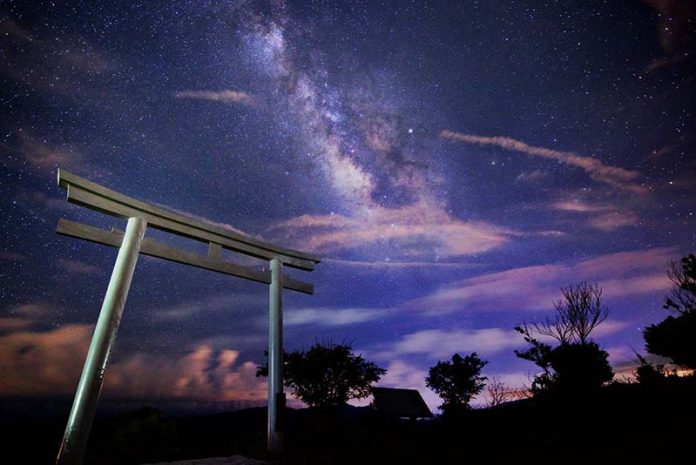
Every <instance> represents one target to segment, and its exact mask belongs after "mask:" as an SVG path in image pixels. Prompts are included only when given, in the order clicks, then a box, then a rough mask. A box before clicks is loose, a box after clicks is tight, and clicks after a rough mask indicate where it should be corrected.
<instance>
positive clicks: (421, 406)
mask: <svg viewBox="0 0 696 465" xmlns="http://www.w3.org/2000/svg"><path fill="white" fill-rule="evenodd" d="M372 395H373V397H374V401H373V402H372V406H373V407H374V409H375V410H377V411H378V412H380V413H383V414H385V415H390V416H396V417H408V418H430V417H432V416H433V414H432V413H431V412H430V409H429V408H428V406H427V405H426V404H425V401H424V400H423V397H421V395H420V392H418V390H416V389H394V388H372Z"/></svg>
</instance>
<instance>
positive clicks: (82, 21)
mask: <svg viewBox="0 0 696 465" xmlns="http://www.w3.org/2000/svg"><path fill="white" fill-rule="evenodd" d="M614 3H617V2H581V3H579V4H578V5H567V4H564V5H557V4H555V3H551V4H544V5H543V6H542V3H539V2H520V1H509V2H502V1H500V2H497V1H492V2H464V3H462V4H461V5H457V4H456V3H451V4H449V5H448V4H447V2H435V3H433V4H430V3H428V2H409V3H406V2H386V3H384V2H379V3H378V2H323V3H314V2H290V3H288V4H284V3H282V2H271V3H266V2H253V1H249V2H166V3H163V4H161V5H155V4H152V3H151V2H146V3H142V4H137V3H133V4H130V5H129V6H127V7H123V6H122V5H121V6H115V5H109V4H103V5H87V6H85V5H78V4H77V3H75V4H71V3H70V2H66V3H65V4H60V5H54V4H51V3H46V4H43V3H42V2H31V3H29V2H25V3H12V2H10V3H7V4H4V5H3V6H2V7H0V42H1V43H2V47H1V49H0V51H1V53H2V63H1V66H0V79H2V86H1V88H0V102H2V105H3V108H4V111H3V112H2V116H0V124H1V125H2V132H1V133H0V134H1V136H0V137H1V140H0V152H1V153H2V158H1V160H2V165H1V166H2V173H1V175H0V176H1V177H0V179H1V181H0V182H1V184H0V189H1V192H2V198H1V200H0V205H1V208H2V210H1V211H2V217H1V220H0V228H2V230H1V236H0V237H2V246H1V248H0V264H1V268H0V269H1V273H2V274H1V277H2V282H1V284H0V372H2V376H0V395H57V394H70V393H72V392H73V391H74V389H75V385H76V382H77V377H78V376H79V372H80V369H81V363H82V360H83V357H84V353H85V350H86V346H87V344H88V341H89V337H90V335H91V331H92V327H93V324H94V323H95V321H96V316H97V312H98V309H99V307H100V303H101V298H102V296H103V292H104V290H105V288H106V283H107V282H108V277H109V273H110V270H111V267H112V265H113V260H114V257H115V251H114V250H111V249H107V248H104V247H102V246H98V245H95V244H89V243H81V242H79V241H77V240H75V239H69V238H65V237H59V236H57V235H56V234H55V232H54V230H55V225H56V223H57V221H58V219H59V218H60V217H67V218H69V219H75V220H78V221H83V222H86V223H89V224H93V225H96V226H100V227H114V226H115V227H119V228H123V221H121V220H118V219H114V218H108V217H105V216H104V215H100V214H97V213H94V212H89V211H86V210H85V209H83V208H79V207H75V206H71V205H69V204H67V202H66V201H65V200H64V198H63V193H62V192H61V191H60V190H59V189H58V187H57V186H56V185H55V173H56V169H57V168H58V167H61V168H65V169H68V170H71V171H74V172H76V173H78V174H80V175H83V176H85V177H87V178H89V179H92V180H94V181H97V182H99V183H102V184H104V185H107V186H109V187H111V188H113V189H116V190H118V191H121V192H123V193H125V194H127V195H131V196H133V197H136V198H140V199H143V200H146V201H149V202H153V203H156V204H159V205H164V206H166V207H169V208H171V209H175V210H177V211H182V212H186V213H189V214H192V215H196V216H198V217H204V218H208V219H210V220H211V221H214V222H216V223H219V224H223V225H228V226H229V227H232V228H235V230H241V231H243V232H245V233H246V234H250V235H253V236H255V237H261V238H264V239H266V240H271V241H273V242H275V243H278V244H281V245H285V246H288V247H293V248H297V249H300V250H306V251H311V252H314V253H316V254H318V255H320V256H321V257H322V259H323V261H322V263H321V264H320V265H318V267H317V270H316V271H315V272H313V273H312V274H311V275H305V274H304V273H301V272H294V271H292V270H291V271H290V273H291V274H292V275H293V276H297V277H298V278H300V275H302V276H301V279H304V280H310V281H312V282H313V283H314V284H315V288H316V294H315V295H313V296H304V295H294V294H292V293H290V292H288V293H286V296H285V309H286V314H285V322H286V333H285V335H286V345H287V347H289V348H291V349H294V348H301V347H306V346H308V345H310V344H312V343H313V342H314V341H316V340H319V341H337V342H343V341H347V342H350V343H351V344H352V345H353V347H354V348H355V349H356V350H358V351H360V352H361V353H362V354H363V355H364V356H365V357H366V358H368V359H371V360H374V361H375V362H377V363H378V364H379V365H380V366H383V367H385V368H387V369H388V374H387V375H386V377H385V378H384V379H383V380H382V382H381V383H382V385H384V386H398V387H413V388H418V389H420V390H421V391H422V393H423V394H424V396H425V397H426V400H427V401H428V403H429V404H430V405H431V406H433V407H435V406H436V405H437V404H438V400H437V399H436V398H435V397H434V395H433V394H432V393H430V392H429V391H428V390H427V389H426V388H425V385H424V377H425V375H426V373H427V369H428V367H430V366H432V365H434V364H435V363H436V362H437V361H438V360H442V359H444V358H448V357H449V356H451V355H452V354H453V353H455V352H459V353H462V354H463V353H470V352H474V351H475V352H477V353H479V355H480V356H481V357H482V358H484V359H487V360H489V361H490V363H489V364H488V365H487V366H486V374H487V375H489V376H492V375H496V376H498V377H500V378H501V379H502V380H503V381H504V382H505V383H507V384H508V385H510V386H513V387H523V386H524V385H525V383H528V380H529V377H530V374H533V371H532V370H533V367H532V366H530V365H531V364H529V363H527V362H524V361H522V360H519V359H517V358H516V357H515V356H514V353H513V350H514V349H518V348H521V347H523V346H524V342H523V341H522V340H521V338H519V337H518V335H517V334H516V333H515V332H514V331H513V330H512V328H513V327H514V326H515V325H516V324H519V323H521V322H522V321H532V320H534V319H537V318H542V317H543V316H545V315H548V314H549V312H550V311H551V310H552V308H553V305H552V302H553V301H554V300H555V299H558V298H559V297H560V290H559V289H560V288H561V287H563V286H568V285H572V284H576V283H578V282H581V281H590V282H597V283H598V284H599V285H600V286H601V287H602V288H603V290H604V294H603V296H604V299H605V303H606V304H607V306H608V307H609V309H610V312H611V313H610V317H609V319H608V320H607V321H606V322H605V323H604V324H603V325H602V326H601V327H600V329H599V330H598V332H597V333H596V338H597V340H598V342H599V343H600V344H601V345H602V346H603V347H604V348H605V349H606V350H607V351H608V352H609V353H610V358H611V361H612V363H613V365H614V367H615V370H616V371H617V372H619V373H628V372H629V371H630V365H631V363H632V359H633V358H634V355H633V351H634V350H637V351H641V350H642V337H641V328H642V327H644V326H645V325H646V324H650V323H653V322H656V321H659V320H661V319H662V318H664V316H665V314H666V313H665V311H664V310H663V309H662V308H661V306H662V302H663V300H664V296H665V294H666V292H667V291H668V289H669V282H668V280H667V278H666V274H665V270H666V267H667V265H668V263H669V262H670V261H671V260H675V259H677V258H679V257H680V256H682V255H684V254H686V253H688V252H693V251H694V248H695V246H696V236H695V233H694V231H695V230H696V229H695V226H696V219H695V218H694V211H695V210H696V205H695V202H694V194H696V182H694V179H696V163H695V162H694V159H695V158H694V135H695V134H696V133H695V127H694V115H693V108H692V105H690V102H692V101H696V98H695V97H696V96H695V95H694V93H695V92H694V89H695V86H694V82H696V81H695V80H694V78H695V76H694V74H693V71H692V67H693V57H694V56H696V50H694V44H695V43H696V41H695V40H694V36H693V28H692V27H690V26H689V24H693V21H694V9H693V7H691V6H688V5H686V6H683V5H678V6H675V5H676V4H675V2H667V1H657V0H655V1H651V2H641V1H635V2H620V4H618V5H616V4H614ZM148 235H151V237H156V238H157V239H158V240H162V241H170V242H171V241H172V239H171V238H168V237H167V235H166V234H164V233H161V232H157V231H148ZM173 243H175V244H176V245H177V246H180V247H184V248H188V249H190V250H192V251H196V252H200V253H204V251H205V248H204V247H203V244H195V243H194V244H192V243H190V241H182V240H174V242H173ZM227 258H229V259H233V260H239V257H236V256H235V255H234V254H232V253H229V255H228V256H227ZM252 264H254V265H261V263H252ZM267 318H268V317H267V289H266V288H265V287H264V286H262V285H259V284H255V283H248V282H244V281H241V280H238V279H233V278H230V277H222V276H217V275H213V274H211V273H209V272H205V271H202V270H191V269H187V268H185V267H184V266H182V265H175V264H172V263H167V262H161V261H157V260H155V259H149V258H145V257H143V258H141V260H140V262H139V263H138V267H137V269H136V275H135V279H134V283H133V286H132V288H131V294H130V296H129V300H128V303H127V305H126V309H125V313H124V318H123V323H122V327H121V330H120V332H119V339H118V344H117V348H116V350H115V352H114V355H113V359H112V363H111V366H110V368H109V373H108V375H107V378H106V385H105V388H104V396H105V397H106V398H109V397H111V398H121V399H123V398H125V399H128V398H132V399H150V400H161V401H166V402H171V403H176V401H182V400H191V399H194V400H203V401H210V402H216V401H239V402H242V403H249V402H260V401H263V399H264V398H265V395H266V394H265V385H264V382H263V380H259V379H257V378H255V376H254V372H255V368H254V367H255V364H257V363H260V362H262V361H263V350H264V345H265V344H266V324H267ZM484 401H485V399H481V400H479V402H484Z"/></svg>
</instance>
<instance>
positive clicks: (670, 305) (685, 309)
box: [643, 254, 696, 368]
mask: <svg viewBox="0 0 696 465" xmlns="http://www.w3.org/2000/svg"><path fill="white" fill-rule="evenodd" d="M667 276H669V279H670V281H672V284H673V286H672V291H671V293H670V297H667V299H666V301H665V304H664V305H663V307H664V308H665V309H667V310H671V311H674V312H676V313H678V315H677V316H668V317H667V318H665V319H664V320H663V321H662V322H660V323H657V324H654V325H650V326H648V327H646V328H645V330H644V331H643V338H644V339H645V348H646V350H647V351H648V352H650V353H651V354H655V355H661V356H663V357H667V358H670V359H672V361H673V362H674V363H676V364H677V365H682V366H686V367H689V368H696V344H694V341H695V340H696V255H694V254H689V255H687V256H685V257H682V259H681V260H680V261H679V262H673V263H672V264H671V267H670V269H669V270H668V271H667Z"/></svg>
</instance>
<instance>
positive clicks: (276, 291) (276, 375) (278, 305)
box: [268, 257, 285, 456]
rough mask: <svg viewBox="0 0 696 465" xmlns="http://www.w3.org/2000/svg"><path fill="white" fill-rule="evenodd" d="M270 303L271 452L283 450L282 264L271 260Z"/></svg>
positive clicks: (269, 425) (269, 383) (269, 379)
mask: <svg viewBox="0 0 696 465" xmlns="http://www.w3.org/2000/svg"><path fill="white" fill-rule="evenodd" d="M270 268H271V285H270V286H269V305H268V310H269V312H268V317H269V321H268V452H269V453H270V454H272V455H276V456H277V455H279V454H281V453H282V452H283V418H284V409H285V394H284V393H283V295H282V291H283V263H282V262H281V261H280V259H279V258H278V257H275V258H273V259H272V260H271V266H270Z"/></svg>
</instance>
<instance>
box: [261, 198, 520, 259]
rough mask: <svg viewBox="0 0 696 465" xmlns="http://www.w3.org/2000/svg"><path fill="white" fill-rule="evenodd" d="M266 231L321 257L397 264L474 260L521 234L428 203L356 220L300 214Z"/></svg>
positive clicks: (377, 211) (375, 210) (380, 209)
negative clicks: (349, 255)
mask: <svg viewBox="0 0 696 465" xmlns="http://www.w3.org/2000/svg"><path fill="white" fill-rule="evenodd" d="M268 232H269V233H270V234H271V235H274V234H275V235H280V236H281V237H285V238H287V240H289V241H291V242H293V243H294V244H295V245H296V246H297V247H302V248H306V249H309V250H313V251H316V252H319V253H331V252H336V251H343V250H353V251H363V252H366V251H370V250H374V249H375V248H378V249H379V251H378V253H379V255H380V256H382V255H386V256H388V257H389V258H390V259H396V260H397V261H399V259H402V260H403V259H415V260H416V261H422V260H418V258H419V257H420V258H421V259H422V258H424V257H427V258H430V259H432V260H433V261H438V260H439V259H440V258H447V257H458V256H465V255H473V254H477V253H482V252H486V251H489V250H491V249H494V248H497V247H500V246H502V245H504V244H506V243H507V242H508V240H509V239H510V238H511V237H512V236H514V235H518V234H519V233H518V232H516V231H514V230H511V229H506V228H502V227H498V226H495V225H492V224H490V223H486V222H482V221H478V222H474V221H463V220H459V219H456V218H453V217H452V216H450V215H449V214H448V213H447V212H446V211H444V210H443V209H442V207H441V206H439V205H436V204H431V203H429V202H426V201H421V202H418V203H415V204H412V205H407V206H404V207H401V208H385V207H373V208H369V209H366V210H364V211H363V212H361V214H359V215H356V216H355V217H347V216H343V215H302V216H299V217H296V218H292V219H290V220H287V221H284V222H281V223H279V224H277V225H274V226H272V227H271V228H270V229H269V231H268ZM389 255H391V256H389Z"/></svg>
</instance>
